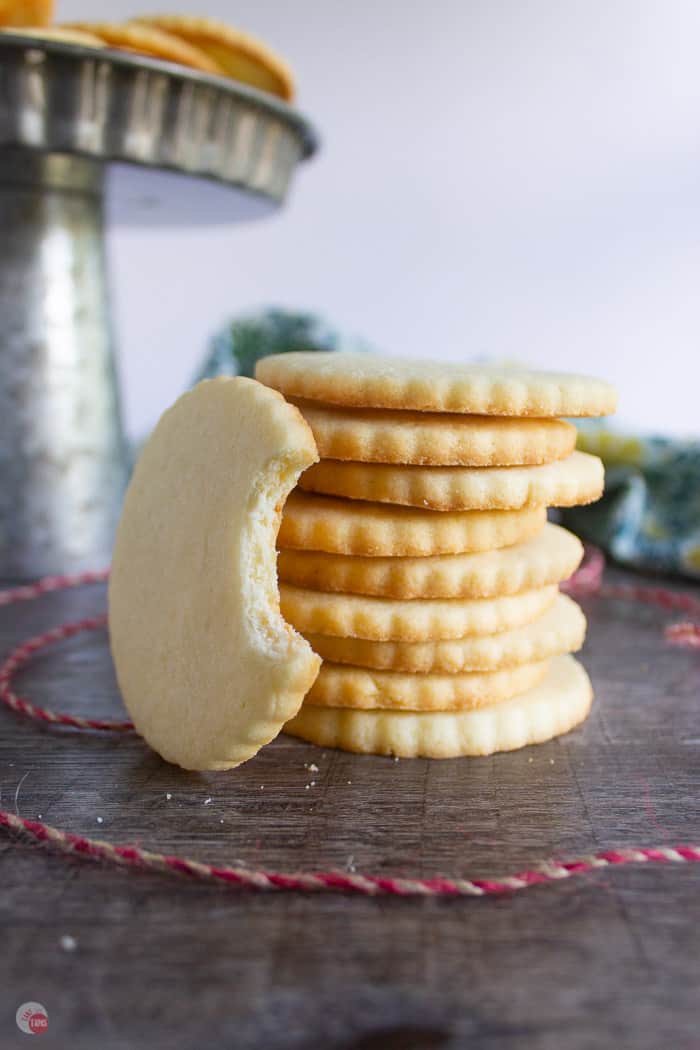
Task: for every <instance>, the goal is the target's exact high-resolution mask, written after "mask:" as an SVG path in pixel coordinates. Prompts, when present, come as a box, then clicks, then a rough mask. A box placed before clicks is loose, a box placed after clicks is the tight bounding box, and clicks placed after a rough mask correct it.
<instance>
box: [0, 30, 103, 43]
mask: <svg viewBox="0 0 700 1050" xmlns="http://www.w3.org/2000/svg"><path fill="white" fill-rule="evenodd" d="M0 33H11V34H13V35H15V36H16V35H18V34H19V35H20V36H26V37H30V39H32V40H37V41H39V42H41V41H42V40H49V41H51V40H55V41H56V42H57V43H59V44H80V45H81V46H82V47H94V48H98V47H105V46H106V45H105V42H104V40H100V38H99V37H97V36H95V35H94V33H86V32H84V31H82V30H80V29H66V28H65V27H64V26H47V27H42V28H39V29H37V28H35V27H34V26H31V27H29V28H28V27H27V26H20V27H17V28H14V27H12V28H10V29H0Z"/></svg>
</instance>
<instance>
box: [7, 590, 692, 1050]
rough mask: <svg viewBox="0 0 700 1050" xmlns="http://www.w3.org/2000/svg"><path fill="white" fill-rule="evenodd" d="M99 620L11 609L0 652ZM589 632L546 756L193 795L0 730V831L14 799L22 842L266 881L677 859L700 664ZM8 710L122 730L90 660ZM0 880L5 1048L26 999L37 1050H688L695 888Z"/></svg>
mask: <svg viewBox="0 0 700 1050" xmlns="http://www.w3.org/2000/svg"><path fill="white" fill-rule="evenodd" d="M616 575H617V578H624V577H622V575H621V574H616ZM103 603H104V593H103V591H102V589H101V588H92V589H86V590H85V591H82V592H75V593H72V594H62V595H55V596H52V597H50V598H47V599H45V600H43V601H42V602H40V603H31V604H27V605H24V606H13V607H11V608H7V609H5V610H3V611H2V612H0V645H1V646H2V651H3V652H4V651H6V650H7V649H8V648H9V646H10V645H11V644H12V643H13V642H15V641H17V640H19V639H21V638H24V637H25V636H27V635H28V634H32V633H35V632H37V631H39V630H43V629H45V628H46V627H49V626H52V625H53V624H54V623H57V622H60V621H62V620H65V619H72V618H75V617H77V616H80V615H83V614H86V613H88V612H93V611H97V610H101V608H102V607H103ZM586 611H587V613H588V614H589V617H590V632H589V641H588V643H587V646H586V650H585V662H586V664H587V666H588V667H589V669H590V671H591V673H592V677H593V679H594V684H595V686H596V692H597V703H596V705H595V708H594V712H593V714H592V716H591V718H590V719H589V721H588V722H587V724H586V725H585V726H584V727H583V728H582V729H581V730H579V731H577V732H575V733H573V734H571V735H570V736H568V737H565V738H563V739H561V740H559V741H555V742H553V743H551V744H547V745H544V746H541V747H538V748H529V749H526V750H524V751H520V752H516V753H514V754H511V755H502V756H497V757H494V758H488V759H479V760H470V761H466V760H462V761H459V760H457V761H447V762H427V761H413V762H410V761H401V762H393V761H391V760H388V759H382V758H363V757H356V756H352V755H347V754H343V753H341V752H335V751H326V752H322V751H320V750H318V749H316V748H314V747H311V746H307V745H305V744H303V743H300V742H297V741H294V740H291V739H286V738H284V737H281V738H280V739H279V740H278V741H276V742H275V743H274V744H272V745H271V746H269V747H267V748H265V749H264V750H263V751H262V752H261V754H260V755H259V756H258V757H257V758H256V759H255V760H253V761H251V762H249V763H247V764H246V765H245V766H243V767H242V768H241V769H238V770H235V771H233V772H231V773H227V774H215V775H195V774H189V773H185V772H182V771H181V770H178V769H176V768H174V767H171V766H168V765H166V764H165V763H164V762H162V761H161V760H160V759H159V758H157V757H156V756H155V755H154V754H152V753H151V752H149V751H148V749H147V748H146V747H145V746H144V745H143V744H142V743H141V742H140V741H139V740H138V739H136V738H133V737H124V736H117V735H114V736H98V735H96V734H95V735H90V734H78V733H75V732H71V731H65V730H55V729H53V730H52V729H42V728H40V727H38V726H37V725H35V724H33V723H31V722H29V721H27V720H23V719H20V718H18V717H16V716H14V715H12V714H11V713H10V712H7V711H0V721H1V723H2V733H1V739H0V789H1V790H2V806H3V808H10V809H14V808H15V796H17V797H16V806H17V810H18V812H19V813H20V814H21V815H22V816H26V817H32V818H33V817H37V816H38V815H39V814H41V815H42V817H43V819H44V820H46V821H47V822H49V823H51V824H54V825H56V826H58V827H62V828H64V829H67V830H71V831H75V832H80V833H83V834H88V835H93V836H95V835H97V836H101V837H104V838H107V839H109V840H111V841H114V842H127V841H131V842H133V841H136V842H139V843H141V844H142V845H145V846H150V847H153V848H154V849H160V850H166V851H174V852H179V853H186V854H187V855H189V856H192V857H199V858H206V859H210V860H213V861H221V862H232V861H236V860H237V861H240V862H243V863H246V864H249V865H252V866H255V867H260V866H264V867H267V868H271V869H278V870H279V869H282V870H294V869H307V870H308V869H328V868H343V867H347V866H349V865H354V866H355V867H356V869H357V870H359V871H369V872H375V873H382V872H384V873H392V874H404V875H424V876H429V875H435V874H444V875H453V876H457V875H464V876H476V875H482V876H485V875H500V874H506V873H510V872H512V871H514V870H517V869H518V868H520V867H526V866H528V865H531V864H533V863H535V862H537V861H539V860H540V859H542V858H544V857H547V856H550V855H558V856H575V855H578V854H581V853H587V852H590V851H592V850H596V849H600V848H605V847H611V846H620V845H625V844H627V845H655V844H659V843H662V844H664V843H665V844H669V845H670V844H675V843H677V842H693V841H694V842H698V841H700V816H699V813H698V787H699V785H700V763H699V761H698V758H699V745H700V714H699V711H698V700H699V698H700V689H699V686H700V657H699V656H698V654H697V653H693V652H688V651H683V650H678V649H673V648H671V647H669V646H667V645H666V644H665V643H664V641H663V638H662V633H661V628H662V626H663V623H664V622H665V620H666V619H667V617H665V616H664V614H663V613H661V612H659V611H658V610H655V609H652V608H646V607H643V606H638V605H628V604H624V603H622V602H611V601H602V600H597V599H591V600H590V601H588V602H587V603H586ZM21 684H22V689H23V691H24V692H25V693H26V694H27V695H30V696H31V697H32V698H33V699H35V700H36V701H37V702H39V703H44V704H46V705H48V706H54V707H57V708H63V709H65V710H72V711H75V712H78V711H80V712H83V713H84V712H90V713H92V714H98V713H99V714H102V715H115V714H116V713H117V712H118V711H119V710H120V705H119V700H118V695H117V692H116V687H115V684H114V680H113V677H112V672H111V668H110V663H109V656H108V651H107V646H106V642H105V639H104V637H103V636H101V635H96V636H81V637H79V638H76V639H74V640H73V641H70V642H65V643H62V644H61V645H60V646H57V647H55V650H54V651H53V652H52V653H50V654H49V653H48V652H47V654H46V655H45V656H42V657H41V658H40V659H39V660H37V662H36V665H35V667H33V668H32V669H31V670H28V671H27V672H26V673H25V674H24V675H23V676H22V679H21ZM310 762H316V763H317V764H318V766H319V767H320V769H319V772H318V773H316V774H309V772H308V771H307V769H306V768H305V765H304V763H310ZM311 779H314V780H315V781H316V784H315V786H314V787H312V788H309V789H307V788H306V787H305V785H306V784H308V783H309V781H310V780H311ZM20 784H21V787H20V789H19V792H17V788H18V785H20ZM168 794H170V795H171V796H172V797H171V798H170V799H168V797H167V795H168ZM207 799H211V801H210V802H207ZM98 817H101V818H102V821H103V822H102V823H98V820H97V818H98ZM0 878H1V879H2V895H1V897H0V915H1V920H2V926H1V929H2V946H3V952H2V964H1V967H2V968H1V970H0V978H1V981H0V1000H1V1002H2V1010H1V1011H0V1046H2V1047H5V1046H7V1047H13V1046H23V1045H24V1041H25V1040H26V1036H24V1035H22V1034H20V1033H19V1031H18V1030H17V1029H16V1027H15V1022H14V1014H15V1010H16V1009H17V1006H18V1005H19V1004H20V1003H22V1002H24V1001H26V1000H38V1001H39V1002H42V1003H43V1004H44V1005H45V1006H46V1007H47V1009H48V1012H49V1023H50V1028H49V1033H48V1035H46V1036H44V1039H45V1042H46V1045H47V1046H48V1045H51V1046H58V1047H70V1048H71V1050H83V1048H90V1050H93V1048H96V1047H100V1048H105V1050H112V1048H115V1050H116V1048H122V1047H124V1048H127V1047H129V1048H131V1047H142V1046H144V1047H145V1046H148V1047H157V1048H159V1047H168V1048H183V1050H184V1048H193V1050H194V1048H197V1050H199V1048H203V1047H208V1046H212V1047H235V1048H236V1050H239V1048H240V1050H246V1048H258V1047H260V1048H263V1050H281V1048H292V1050H296V1048H306V1047H316V1048H318V1047H320V1048H323V1050H326V1048H328V1050H335V1048H344V1050H350V1048H353V1050H402V1048H403V1050H405V1048H411V1050H431V1048H433V1047H439V1048H454V1047H467V1046H468V1047H470V1048H472V1050H492V1048H493V1050H496V1048H500V1047H511V1046H512V1047H518V1048H521V1047H526V1048H528V1050H529V1048H532V1050H561V1048H564V1047H566V1048H569V1050H586V1048H588V1047H591V1048H593V1047H596V1048H600V1047H608V1046H613V1045H614V1046H616V1047H634V1048H642V1050H645V1048H649V1050H660V1048H662V1047H665V1046H673V1047H674V1048H687V1050H691V1048H700V1030H699V1029H700V921H699V920H700V867H691V866H688V867H687V868H678V867H674V868H668V869H666V868H661V867H656V868H653V869H651V868H649V869H625V870H618V871H616V872H611V871H604V872H600V873H597V874H595V875H593V876H590V877H586V878H583V879H578V880H572V881H570V882H565V883H561V884H557V885H554V886H547V887H542V888H538V889H533V890H529V891H526V892H524V893H520V894H517V895H514V896H512V897H509V898H504V899H498V900H496V899H488V900H462V901H430V900H407V901H401V900H365V899H361V898H352V899H351V898H343V897H338V896H314V897H302V896H295V895H279V896H274V895H265V896H260V895H252V894H245V893H232V892H226V891H223V890H221V889H215V888H209V887H206V886H202V885H199V884H192V883H186V882H183V881H178V880H176V879H174V878H167V877H156V876H151V875H140V874H132V873H122V872H119V871H115V870H113V869H109V868H103V867H101V866H98V865H96V864H91V863H86V862H80V861H76V860H66V859H65V858H62V857H58V856H56V855H52V854H50V853H48V852H46V851H45V850H44V849H43V848H39V847H36V846H31V845H28V844H26V843H24V842H18V841H16V840H14V839H12V838H10V837H9V836H6V837H0ZM64 934H70V935H72V936H73V937H75V938H76V940H77V948H76V950H75V951H74V952H66V951H64V950H63V949H62V948H61V946H60V938H61V936H62V935H64Z"/></svg>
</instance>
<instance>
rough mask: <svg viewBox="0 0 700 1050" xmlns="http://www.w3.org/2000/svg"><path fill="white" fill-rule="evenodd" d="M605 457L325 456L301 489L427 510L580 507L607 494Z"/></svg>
mask: <svg viewBox="0 0 700 1050" xmlns="http://www.w3.org/2000/svg"><path fill="white" fill-rule="evenodd" d="M604 483H605V476H604V470H603V461H602V460H600V459H598V457H597V456H589V455H588V454H587V453H586V452H572V454H571V455H570V456H568V457H567V458H566V459H560V460H557V461H556V462H555V463H543V464H542V465H541V466H535V467H408V466H395V465H393V464H392V465H388V464H386V463H343V462H340V461H339V460H335V459H324V460H321V462H320V463H315V464H314V466H313V467H309V469H308V470H306V471H304V473H303V474H302V476H301V477H300V478H299V487H300V488H302V489H304V490H305V491H307V492H319V493H322V494H324V495H328V496H343V497H345V498H346V499H356V500H367V501H369V502H374V503H396V504H400V505H404V506H409V507H425V508H427V509H428V510H439V511H452V510H519V509H520V508H521V507H536V506H542V507H545V506H546V507H576V506H581V505H583V504H585V503H593V502H594V500H597V499H600V497H601V496H602V494H603V487H604Z"/></svg>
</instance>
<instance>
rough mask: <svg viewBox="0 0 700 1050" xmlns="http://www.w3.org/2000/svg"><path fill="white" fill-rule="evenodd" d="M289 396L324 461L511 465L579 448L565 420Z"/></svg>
mask: <svg viewBox="0 0 700 1050" xmlns="http://www.w3.org/2000/svg"><path fill="white" fill-rule="evenodd" d="M290 400H291V401H292V403H293V404H295V405H296V406H297V408H298V409H299V411H300V412H301V414H302V415H303V417H304V419H305V420H306V422H307V423H308V424H309V426H310V427H311V429H312V430H313V433H314V438H315V439H316V445H317V447H318V452H319V455H320V456H321V457H322V458H324V459H341V460H353V461H355V462H358V463H409V464H413V465H416V466H438V467H442V466H444V467H449V466H453V467H455V466H461V467H511V466H523V465H527V464H537V463H551V462H553V461H554V460H556V459H563V458H564V457H565V456H569V455H570V454H571V453H572V452H573V451H574V448H575V447H576V428H575V427H574V426H573V425H572V424H571V423H567V422H565V420H563V419H512V418H510V419H508V418H505V417H499V416H464V415H459V414H457V413H452V414H449V413H446V412H409V411H404V412H401V411H398V410H396V409H391V408H389V409H379V408H343V407H342V406H340V405H324V404H322V403H321V402H320V401H306V400H304V399H303V398H290Z"/></svg>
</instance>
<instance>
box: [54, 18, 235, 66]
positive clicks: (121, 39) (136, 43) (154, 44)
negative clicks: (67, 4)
mask: <svg viewBox="0 0 700 1050" xmlns="http://www.w3.org/2000/svg"><path fill="white" fill-rule="evenodd" d="M62 28H64V29H77V30H79V31H81V32H85V33H91V34H92V35H93V36H96V37H99V39H100V40H103V41H104V42H105V44H107V46H108V47H111V48H114V49H115V50H117V51H133V52H135V53H136V54H139V55H149V56H150V57H151V58H160V59H163V61H165V62H176V63H177V64H178V65H181V66H189V67H190V68H191V69H198V70H199V71H200V72H201V73H214V74H219V75H221V72H222V71H221V69H220V67H219V66H218V65H217V63H216V62H215V61H214V60H213V59H212V58H211V57H210V56H209V55H207V54H206V53H205V52H204V51H200V50H199V49H198V48H196V47H193V46H192V45H191V44H188V43H187V42H186V41H185V40H181V39H180V38H179V37H177V36H173V35H172V34H170V33H164V32H162V31H161V30H160V29H153V28H151V27H150V26H142V25H134V24H131V23H130V24H128V25H120V24H119V23H117V22H66V23H65V25H64V26H63V27H62Z"/></svg>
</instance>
